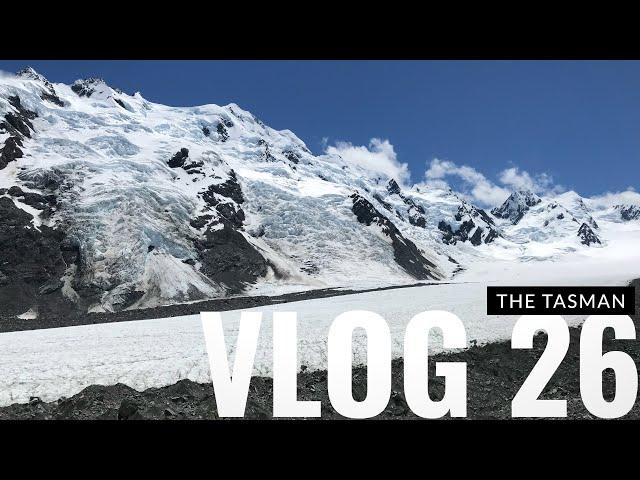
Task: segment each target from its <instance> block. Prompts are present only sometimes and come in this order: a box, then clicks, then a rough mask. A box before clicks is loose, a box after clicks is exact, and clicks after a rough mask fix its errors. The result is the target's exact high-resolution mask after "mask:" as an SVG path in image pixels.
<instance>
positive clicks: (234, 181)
mask: <svg viewBox="0 0 640 480" xmlns="http://www.w3.org/2000/svg"><path fill="white" fill-rule="evenodd" d="M214 193H217V194H219V195H222V196H223V197H227V198H230V199H232V200H233V201H234V202H236V203H238V204H241V203H244V196H243V195H242V188H241V187H240V184H239V183H238V177H237V176H236V173H235V172H234V171H233V170H231V172H229V178H228V179H227V180H226V181H225V182H224V183H218V184H215V185H210V186H209V188H208V189H207V192H205V193H204V194H203V198H204V199H205V201H207V202H208V203H209V204H214V205H215V204H217V200H215V195H213V194H214Z"/></svg>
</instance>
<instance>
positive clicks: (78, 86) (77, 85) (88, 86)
mask: <svg viewBox="0 0 640 480" xmlns="http://www.w3.org/2000/svg"><path fill="white" fill-rule="evenodd" d="M102 85H105V82H104V80H102V79H101V78H85V79H82V80H76V81H75V82H74V83H73V85H71V90H73V91H74V92H75V93H76V95H78V96H79V97H91V95H93V94H94V92H95V91H96V88H97V87H99V86H102Z"/></svg>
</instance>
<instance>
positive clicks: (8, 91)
mask: <svg viewBox="0 0 640 480" xmlns="http://www.w3.org/2000/svg"><path fill="white" fill-rule="evenodd" d="M627 193H629V192H627ZM636 200H637V199H636V197H635V196H631V197H629V198H627V197H625V199H624V202H622V201H621V202H619V203H606V204H605V203H598V202H591V201H590V200H589V199H582V198H581V197H580V196H579V195H578V194H575V193H573V192H570V194H563V195H560V196H556V197H554V198H546V197H544V198H540V197H538V196H536V195H535V194H533V193H531V192H522V191H520V192H514V193H513V195H511V196H510V197H509V199H507V200H506V201H505V203H504V205H502V206H498V207H497V208H495V209H494V210H493V211H492V213H487V212H486V211H485V210H483V209H481V208H478V207H477V206H474V205H472V204H471V203H470V202H469V201H468V200H466V199H465V198H464V197H463V196H462V195H460V194H457V193H455V192H453V191H451V190H450V189H439V188H434V187H429V186H424V185H421V186H412V187H410V186H404V185H400V184H398V182H397V181H396V180H395V179H391V178H384V177H380V176H376V175H372V174H371V172H369V171H366V170H364V169H363V168H361V167H360V166H357V165H353V164H351V163H349V162H347V161H345V160H344V159H342V158H341V157H339V156H337V155H314V154H312V152H311V151H310V150H309V149H308V148H307V147H306V145H305V144H304V142H303V141H302V140H300V139H299V138H298V137H296V136H295V134H293V133H292V132H291V131H289V130H282V131H277V130H274V129H272V128H270V127H268V126H266V125H265V124H263V123H262V122H261V121H260V120H259V119H258V118H257V117H255V116H254V115H252V114H251V113H249V112H247V111H245V110H243V109H241V108H240V107H239V106H238V105H235V104H230V105H227V106H223V107H221V106H217V105H204V106H199V107H185V108H179V107H169V106H164V105H160V104H156V103H152V102H149V101H147V100H145V99H144V98H143V96H142V95H141V94H140V93H136V94H135V95H128V94H126V93H124V92H122V91H120V90H118V89H115V88H112V87H111V86H109V85H107V84H106V83H105V82H104V81H102V80H100V79H86V80H79V81H77V82H75V83H74V84H72V85H64V84H52V83H50V82H49V81H47V80H46V79H45V78H44V77H42V76H41V75H40V74H38V73H37V72H35V71H33V70H32V69H25V70H23V71H22V72H20V73H19V74H18V75H17V76H5V77H0V241H2V245H3V248H2V250H1V252H0V301H2V302H4V305H5V311H6V312H8V313H9V314H15V315H18V314H23V313H25V312H27V311H30V312H31V313H30V314H34V315H35V314H37V313H40V314H43V313H47V314H65V313H68V312H72V311H81V312H82V311H115V310H122V309H127V308H144V307H149V306H156V305H163V304H169V303H177V302H189V301H196V300H201V299H206V298H213V297H221V296H227V295H233V294H238V293H241V292H243V293H247V294H257V293H272V292H282V291H285V290H300V289H308V288H319V287H340V286H349V287H371V286H381V285H389V284H406V283H414V282H416V281H421V280H430V281H440V280H449V279H451V278H452V277H453V276H454V275H455V274H456V273H457V272H459V271H461V270H463V269H465V268H468V267H469V266H470V265H472V264H473V263H474V262H476V261H486V260H491V259H531V258H550V257H553V256H554V255H558V254H565V253H567V252H575V251H581V250H583V249H592V248H600V247H603V246H606V244H607V239H606V235H607V234H606V233H605V230H606V227H610V226H611V225H616V224H620V225H622V224H625V225H629V224H632V225H635V224H636V223H637V225H638V228H640V220H639V219H640V201H636ZM601 218H602V219H603V221H602V222H601ZM596 220H597V222H596ZM634 222H635V223H634ZM611 231H613V230H611ZM616 231H617V230H616Z"/></svg>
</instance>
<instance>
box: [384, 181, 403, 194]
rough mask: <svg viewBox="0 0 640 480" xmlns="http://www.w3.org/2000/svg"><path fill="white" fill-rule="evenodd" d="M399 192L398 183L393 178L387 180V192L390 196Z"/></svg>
mask: <svg viewBox="0 0 640 480" xmlns="http://www.w3.org/2000/svg"><path fill="white" fill-rule="evenodd" d="M400 191H401V190H400V185H398V182H396V181H395V180H394V179H393V178H392V179H391V180H389V183H388V184H387V192H389V194H390V195H393V194H396V195H397V194H400Z"/></svg>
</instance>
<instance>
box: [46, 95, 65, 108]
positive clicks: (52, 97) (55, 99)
mask: <svg viewBox="0 0 640 480" xmlns="http://www.w3.org/2000/svg"><path fill="white" fill-rule="evenodd" d="M40 98H41V99H42V100H45V101H48V102H51V103H53V104H55V105H58V106H59V107H64V102H63V101H62V100H60V97H58V95H56V93H55V91H54V92H47V91H43V92H42V93H41V94H40Z"/></svg>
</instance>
